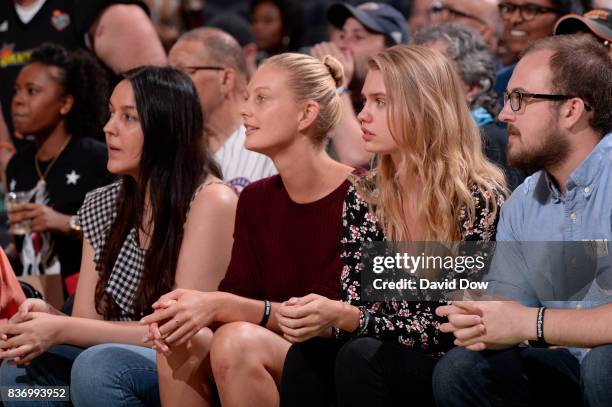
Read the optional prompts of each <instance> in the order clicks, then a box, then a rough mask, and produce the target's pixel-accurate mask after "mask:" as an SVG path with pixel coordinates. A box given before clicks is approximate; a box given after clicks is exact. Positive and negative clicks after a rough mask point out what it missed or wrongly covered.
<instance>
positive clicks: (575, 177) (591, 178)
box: [544, 133, 612, 200]
mask: <svg viewBox="0 0 612 407" xmlns="http://www.w3.org/2000/svg"><path fill="white" fill-rule="evenodd" d="M610 152H612V133H608V134H606V135H605V136H604V137H603V138H602V139H601V141H600V142H599V143H597V145H596V146H595V148H594V149H593V151H591V153H590V154H589V155H588V157H587V158H586V159H585V160H584V161H583V162H582V163H580V165H579V166H578V168H576V169H575V170H574V172H572V174H571V175H570V178H569V180H568V181H567V183H566V184H565V186H566V188H567V190H568V191H571V190H572V189H574V188H576V187H580V188H582V191H583V193H584V194H585V196H589V195H590V194H591V192H592V190H593V184H595V183H596V182H597V179H598V177H599V174H600V173H601V170H602V168H603V166H602V165H601V162H602V160H603V159H604V158H605V157H606V155H607V154H609V153H610ZM544 176H545V185H546V187H547V188H548V191H549V192H550V194H551V196H552V198H553V199H555V200H559V199H560V198H561V192H560V191H559V189H558V188H557V187H556V186H555V183H554V181H553V179H552V177H551V176H550V174H548V173H547V172H545V173H544Z"/></svg>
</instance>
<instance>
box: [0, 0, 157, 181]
mask: <svg viewBox="0 0 612 407" xmlns="http://www.w3.org/2000/svg"><path fill="white" fill-rule="evenodd" d="M116 3H121V4H116ZM43 42H51V43H56V44H60V45H62V46H63V47H65V48H67V49H69V50H72V49H76V48H89V49H91V50H92V51H93V52H94V54H96V56H97V57H98V58H99V59H100V60H101V61H102V62H103V63H104V64H105V65H106V66H107V67H108V68H110V69H111V70H112V71H113V72H115V73H117V72H123V71H126V70H128V69H130V68H133V67H135V66H139V65H143V64H158V65H163V64H165V63H166V56H165V53H164V50H163V48H162V46H161V43H160V42H159V40H158V39H157V36H156V34H155V29H154V27H153V25H152V24H151V21H150V20H149V18H148V16H147V14H146V6H145V5H144V3H142V2H141V1H139V0H88V1H64V0H4V1H0V44H1V45H2V49H0V104H1V105H2V110H3V113H4V117H3V118H0V121H2V119H4V121H5V122H6V124H8V125H9V126H10V117H11V109H10V104H11V98H12V97H13V84H14V82H15V78H16V77H17V74H18V73H19V70H20V69H21V67H22V66H23V65H25V64H26V63H27V61H28V59H29V58H30V55H31V53H32V50H33V49H34V48H36V47H37V46H39V45H40V44H41V43H43ZM2 127H3V126H2V124H1V123H0V170H5V169H6V165H7V163H8V160H9V159H10V157H11V155H12V154H13V153H14V149H11V144H10V143H15V139H14V138H11V136H9V134H11V131H12V128H11V127H9V134H6V133H4V132H2ZM17 144H19V145H23V144H24V143H23V142H21V143H19V142H17Z"/></svg>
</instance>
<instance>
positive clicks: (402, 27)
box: [311, 2, 408, 166]
mask: <svg viewBox="0 0 612 407" xmlns="http://www.w3.org/2000/svg"><path fill="white" fill-rule="evenodd" d="M327 19H328V21H329V23H330V25H331V26H332V27H333V28H335V29H336V30H338V34H337V35H335V36H334V37H333V38H334V39H333V40H332V42H323V43H320V44H317V45H315V46H314V47H312V49H311V54H312V55H313V56H315V57H317V58H322V57H323V56H325V55H328V54H329V55H333V56H334V57H336V58H338V60H340V62H342V65H343V67H344V79H345V80H344V84H343V86H342V87H341V88H339V89H338V93H339V94H340V95H341V98H342V108H343V109H342V119H341V120H340V123H339V125H338V126H336V128H335V129H334V131H333V133H332V134H330V137H331V143H330V146H331V147H330V148H331V150H332V151H330V153H331V154H332V155H333V156H335V157H336V158H337V159H338V160H339V161H341V162H343V163H345V164H348V165H352V166H363V165H365V164H367V163H368V161H369V159H370V157H371V154H370V153H368V152H367V151H365V145H364V142H363V140H362V139H361V126H360V124H359V122H358V121H357V115H356V114H355V112H356V111H360V110H361V107H362V106H361V88H362V86H363V82H364V80H365V76H366V73H367V71H368V58H370V57H371V56H373V55H376V54H377V53H379V52H381V51H383V50H384V49H385V48H387V47H390V46H393V45H397V44H405V43H407V42H408V24H407V23H406V19H405V17H404V16H403V15H402V13H400V12H399V11H397V10H396V9H395V8H393V7H392V6H389V5H388V4H384V3H373V2H370V3H364V4H361V5H359V6H356V7H355V6H352V5H350V4H348V3H336V4H333V5H332V6H331V7H330V8H329V9H328V11H327Z"/></svg>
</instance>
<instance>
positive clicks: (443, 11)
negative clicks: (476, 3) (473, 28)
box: [429, 4, 487, 25]
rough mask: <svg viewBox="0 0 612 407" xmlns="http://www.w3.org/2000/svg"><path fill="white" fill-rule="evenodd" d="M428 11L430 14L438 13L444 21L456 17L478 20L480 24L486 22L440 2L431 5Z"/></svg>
mask: <svg viewBox="0 0 612 407" xmlns="http://www.w3.org/2000/svg"><path fill="white" fill-rule="evenodd" d="M429 13H430V14H431V15H434V14H437V15H439V18H440V19H441V20H444V21H449V20H455V19H457V18H469V19H471V20H475V21H478V22H479V23H481V24H485V25H486V24H487V22H486V21H484V20H483V19H481V18H480V17H477V16H473V15H471V14H467V13H464V12H463V11H459V10H456V9H454V8H452V7H450V6H447V5H442V4H436V5H435V6H432V7H431V8H430V9H429Z"/></svg>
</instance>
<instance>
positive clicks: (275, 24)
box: [250, 0, 305, 64]
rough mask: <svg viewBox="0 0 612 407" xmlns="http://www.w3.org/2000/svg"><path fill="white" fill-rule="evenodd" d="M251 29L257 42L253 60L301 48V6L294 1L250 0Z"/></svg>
mask: <svg viewBox="0 0 612 407" xmlns="http://www.w3.org/2000/svg"><path fill="white" fill-rule="evenodd" d="M250 22H251V31H253V36H254V37H255V43H256V44H257V50H258V52H257V63H258V64H259V63H260V62H262V61H263V60H264V59H266V58H268V57H271V56H273V55H277V54H280V53H283V52H297V51H299V50H300V48H301V47H302V35H303V32H304V29H305V27H304V9H303V6H302V3H301V2H298V1H295V0H253V1H251V11H250Z"/></svg>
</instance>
